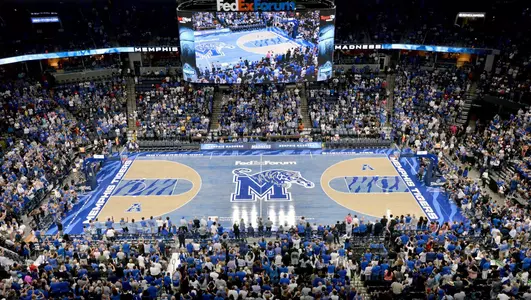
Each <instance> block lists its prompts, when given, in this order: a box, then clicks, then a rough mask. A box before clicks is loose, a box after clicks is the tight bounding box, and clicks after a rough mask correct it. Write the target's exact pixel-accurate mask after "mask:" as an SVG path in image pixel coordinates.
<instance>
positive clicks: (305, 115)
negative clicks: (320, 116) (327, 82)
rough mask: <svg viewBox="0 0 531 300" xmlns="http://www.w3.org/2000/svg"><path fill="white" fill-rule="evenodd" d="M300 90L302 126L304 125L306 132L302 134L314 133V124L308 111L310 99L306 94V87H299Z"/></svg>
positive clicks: (302, 85)
mask: <svg viewBox="0 0 531 300" xmlns="http://www.w3.org/2000/svg"><path fill="white" fill-rule="evenodd" d="M297 87H298V89H299V95H300V96H301V103H300V106H301V116H302V124H303V125H304V131H303V132H302V134H310V133H311V131H312V122H311V120H310V114H309V110H308V98H307V94H306V85H304V84H301V85H298V86H297Z"/></svg>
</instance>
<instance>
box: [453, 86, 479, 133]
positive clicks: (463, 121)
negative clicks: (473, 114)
mask: <svg viewBox="0 0 531 300" xmlns="http://www.w3.org/2000/svg"><path fill="white" fill-rule="evenodd" d="M477 86H478V85H477V82H476V81H474V82H472V84H471V85H470V89H469V90H468V91H467V92H466V93H465V95H464V97H465V99H464V100H465V103H464V104H463V108H462V110H461V114H460V115H459V117H458V118H457V120H456V123H457V124H458V125H462V126H463V127H466V126H467V125H468V124H467V121H468V114H469V113H470V109H471V108H472V103H474V101H475V100H476V98H477V93H476V90H477Z"/></svg>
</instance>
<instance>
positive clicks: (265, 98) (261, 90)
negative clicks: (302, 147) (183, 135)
mask: <svg viewBox="0 0 531 300" xmlns="http://www.w3.org/2000/svg"><path fill="white" fill-rule="evenodd" d="M300 101H301V95H300V90H299V89H298V88H295V89H293V88H287V87H286V86H284V85H276V84H269V85H261V86H258V85H241V86H239V87H238V88H234V89H231V90H230V91H228V92H227V93H224V95H223V96H222V99H221V113H220V119H219V127H218V129H217V134H218V136H228V137H231V138H238V137H252V136H254V137H263V136H271V135H273V136H274V135H297V134H298V133H299V131H301V129H302V128H301V126H302V116H301V106H300Z"/></svg>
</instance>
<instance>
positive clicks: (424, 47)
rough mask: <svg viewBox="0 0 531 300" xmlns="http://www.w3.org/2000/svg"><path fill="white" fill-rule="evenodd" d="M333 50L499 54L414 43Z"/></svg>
mask: <svg viewBox="0 0 531 300" xmlns="http://www.w3.org/2000/svg"><path fill="white" fill-rule="evenodd" d="M334 49H335V50H410V51H427V52H441V53H468V54H481V55H487V54H499V50H496V49H482V48H465V47H453V46H434V45H414V44H343V45H335V46H334Z"/></svg>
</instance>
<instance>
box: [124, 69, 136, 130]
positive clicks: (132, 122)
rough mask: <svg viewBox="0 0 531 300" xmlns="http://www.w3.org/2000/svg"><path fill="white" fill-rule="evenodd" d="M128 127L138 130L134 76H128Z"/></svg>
mask: <svg viewBox="0 0 531 300" xmlns="http://www.w3.org/2000/svg"><path fill="white" fill-rule="evenodd" d="M126 91H127V128H128V129H129V131H132V130H136V85H135V80H134V79H133V78H132V77H128V78H127V84H126Z"/></svg>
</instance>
